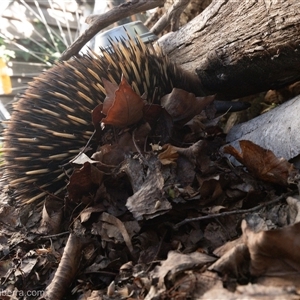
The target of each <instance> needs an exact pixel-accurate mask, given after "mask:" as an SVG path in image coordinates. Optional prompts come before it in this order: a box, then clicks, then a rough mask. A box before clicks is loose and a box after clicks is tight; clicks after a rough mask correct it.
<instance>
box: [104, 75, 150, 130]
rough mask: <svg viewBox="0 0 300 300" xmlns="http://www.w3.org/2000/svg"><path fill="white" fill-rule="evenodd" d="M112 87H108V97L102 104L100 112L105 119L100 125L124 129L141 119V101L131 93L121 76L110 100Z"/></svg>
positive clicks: (131, 90) (142, 104) (142, 105)
mask: <svg viewBox="0 0 300 300" xmlns="http://www.w3.org/2000/svg"><path fill="white" fill-rule="evenodd" d="M106 83H107V82H106ZM113 87H115V86H110V85H109V95H110V96H109V97H108V98H106V99H105V100H104V103H103V111H102V112H103V113H105V114H106V117H105V118H103V119H102V123H103V124H110V125H112V126H116V127H119V128H124V127H127V126H130V125H132V124H134V123H136V122H138V121H140V120H141V119H142V117H143V108H144V101H143V99H142V98H141V97H140V96H139V95H138V94H137V93H135V92H134V91H133V89H132V88H131V86H130V85H129V84H128V82H127V81H126V79H125V77H123V76H122V79H121V83H120V85H119V87H118V88H117V89H116V90H115V93H114V98H113V99H112V98H111V94H112V90H113Z"/></svg>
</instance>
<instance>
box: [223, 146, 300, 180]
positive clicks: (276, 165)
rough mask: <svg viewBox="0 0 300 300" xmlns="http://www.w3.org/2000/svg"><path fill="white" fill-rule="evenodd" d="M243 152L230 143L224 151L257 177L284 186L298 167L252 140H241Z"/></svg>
mask: <svg viewBox="0 0 300 300" xmlns="http://www.w3.org/2000/svg"><path fill="white" fill-rule="evenodd" d="M239 143H240V147H241V152H238V150H237V149H235V148H234V147H232V146H231V145H228V146H226V147H224V152H225V153H227V154H230V155H233V156H234V157H235V158H236V159H237V160H238V161H239V162H240V163H241V164H243V165H244V166H245V167H247V169H248V170H249V171H250V173H252V174H253V175H254V176H255V177H257V178H259V179H261V180H264V181H267V182H272V183H276V184H280V185H283V186H286V185H288V179H289V177H293V176H294V174H295V173H296V169H295V168H294V166H293V165H292V164H290V163H289V162H288V161H287V160H286V159H284V158H277V157H276V156H275V154H274V153H273V152H272V151H271V150H267V149H264V148H262V147H260V146H258V145H256V144H254V143H253V142H251V141H247V140H242V141H239Z"/></svg>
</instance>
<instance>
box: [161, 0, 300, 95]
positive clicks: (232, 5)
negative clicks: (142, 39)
mask: <svg viewBox="0 0 300 300" xmlns="http://www.w3.org/2000/svg"><path fill="white" fill-rule="evenodd" d="M159 43H160V45H161V46H162V48H163V49H164V51H165V52H166V53H167V54H168V55H169V56H170V58H171V60H173V61H176V63H177V64H180V65H182V67H183V68H184V69H186V70H188V71H192V72H195V71H196V73H197V74H198V76H199V77H200V79H201V80H202V83H203V85H204V87H205V88H206V89H208V90H209V91H211V92H217V93H218V98H223V99H232V98H237V97H241V96H245V95H249V94H253V93H256V92H261V91H264V90H268V89H275V88H279V87H282V86H284V85H286V84H289V83H292V82H295V81H296V80H299V79H300V1H298V0H256V1H255V0H244V1H236V0H214V1H213V2H212V3H211V5H210V6H209V7H208V8H207V9H206V10H205V11H203V12H202V14H200V15H199V16H197V17H196V18H195V19H193V20H192V21H191V22H189V23H188V24H186V25H185V26H184V27H182V28H181V29H180V30H179V31H177V32H173V33H171V34H169V35H167V36H166V37H163V38H162V39H160V40H159Z"/></svg>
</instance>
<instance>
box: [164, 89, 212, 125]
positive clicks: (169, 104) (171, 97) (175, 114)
mask: <svg viewBox="0 0 300 300" xmlns="http://www.w3.org/2000/svg"><path fill="white" fill-rule="evenodd" d="M214 98H215V96H207V97H196V96H195V95H194V94H192V93H188V92H186V91H184V90H181V89H177V88H174V89H173V90H172V92H171V93H170V94H167V95H165V96H164V97H163V98H162V99H161V105H162V106H163V107H164V108H165V110H166V111H167V112H168V113H169V114H170V115H171V116H172V118H173V120H174V122H182V123H183V124H185V123H186V122H188V121H189V120H191V119H192V118H193V117H195V116H196V115H198V114H200V113H201V111H202V110H203V109H204V108H205V107H206V106H207V105H208V104H210V103H211V102H212V101H213V100H214Z"/></svg>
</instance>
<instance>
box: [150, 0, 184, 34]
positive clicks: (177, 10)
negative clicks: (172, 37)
mask: <svg viewBox="0 0 300 300" xmlns="http://www.w3.org/2000/svg"><path fill="white" fill-rule="evenodd" d="M189 3H190V0H177V1H176V2H175V3H174V4H173V5H172V6H171V7H170V8H169V9H168V11H167V12H166V13H165V14H164V15H163V16H162V17H161V18H160V19H159V20H158V22H157V23H156V24H155V25H154V26H153V27H152V28H151V30H150V31H151V32H153V33H154V34H159V33H161V32H162V31H163V30H164V29H165V27H166V26H167V25H168V24H171V31H176V30H178V28H179V20H180V15H181V14H182V12H183V11H184V9H185V8H186V7H187V5H188V4H189Z"/></svg>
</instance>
